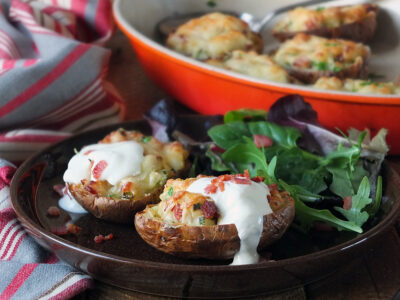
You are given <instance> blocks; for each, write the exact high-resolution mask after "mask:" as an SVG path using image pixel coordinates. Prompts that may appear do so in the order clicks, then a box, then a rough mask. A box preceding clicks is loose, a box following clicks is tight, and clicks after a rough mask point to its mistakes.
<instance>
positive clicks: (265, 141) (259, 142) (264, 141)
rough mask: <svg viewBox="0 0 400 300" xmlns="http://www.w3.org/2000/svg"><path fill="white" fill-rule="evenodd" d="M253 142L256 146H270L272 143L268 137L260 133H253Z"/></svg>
mask: <svg viewBox="0 0 400 300" xmlns="http://www.w3.org/2000/svg"><path fill="white" fill-rule="evenodd" d="M253 142H254V144H256V146H257V148H263V147H264V148H267V147H271V146H272V144H273V143H274V142H273V141H272V139H271V138H270V137H268V136H265V135H262V134H255V135H253Z"/></svg>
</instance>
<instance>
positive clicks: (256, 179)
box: [251, 176, 265, 182]
mask: <svg viewBox="0 0 400 300" xmlns="http://www.w3.org/2000/svg"><path fill="white" fill-rule="evenodd" d="M264 179H265V178H264V177H262V176H255V177H251V181H254V182H264Z"/></svg>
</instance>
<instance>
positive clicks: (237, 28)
mask: <svg viewBox="0 0 400 300" xmlns="http://www.w3.org/2000/svg"><path fill="white" fill-rule="evenodd" d="M166 45H167V47H169V48H171V49H173V50H175V51H177V52H180V53H182V54H185V55H187V56H190V57H192V58H195V59H197V60H201V61H203V60H207V59H224V58H225V57H226V56H227V55H229V54H230V52H232V51H233V50H238V49H241V50H247V51H250V50H254V51H256V52H261V51H262V48H263V42H262V38H261V36H260V35H259V34H257V33H254V32H252V31H251V30H250V28H249V26H248V24H247V23H246V22H244V21H242V20H240V19H238V18H237V17H234V16H231V15H225V14H222V13H217V12H215V13H209V14H206V15H204V16H202V17H199V18H194V19H192V20H190V21H188V22H187V23H185V24H183V25H181V26H179V27H178V28H177V29H176V31H175V32H173V33H171V34H170V35H169V36H168V38H167V41H166Z"/></svg>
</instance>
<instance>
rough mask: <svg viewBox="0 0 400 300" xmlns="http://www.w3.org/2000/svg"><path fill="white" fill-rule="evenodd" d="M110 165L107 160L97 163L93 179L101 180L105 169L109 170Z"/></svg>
mask: <svg viewBox="0 0 400 300" xmlns="http://www.w3.org/2000/svg"><path fill="white" fill-rule="evenodd" d="M107 165H108V163H107V162H106V161H105V160H101V161H99V162H98V163H97V165H96V166H95V167H94V168H93V171H92V173H93V177H94V178H95V179H99V178H100V177H101V174H102V173H103V171H104V169H105V168H107Z"/></svg>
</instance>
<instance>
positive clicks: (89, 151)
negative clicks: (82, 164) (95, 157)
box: [83, 150, 93, 155]
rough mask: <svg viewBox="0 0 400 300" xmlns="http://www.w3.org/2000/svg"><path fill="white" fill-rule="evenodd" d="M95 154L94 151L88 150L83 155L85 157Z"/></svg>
mask: <svg viewBox="0 0 400 300" xmlns="http://www.w3.org/2000/svg"><path fill="white" fill-rule="evenodd" d="M92 152H93V150H88V151H86V152H85V153H83V155H89V154H90V153H92Z"/></svg>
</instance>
